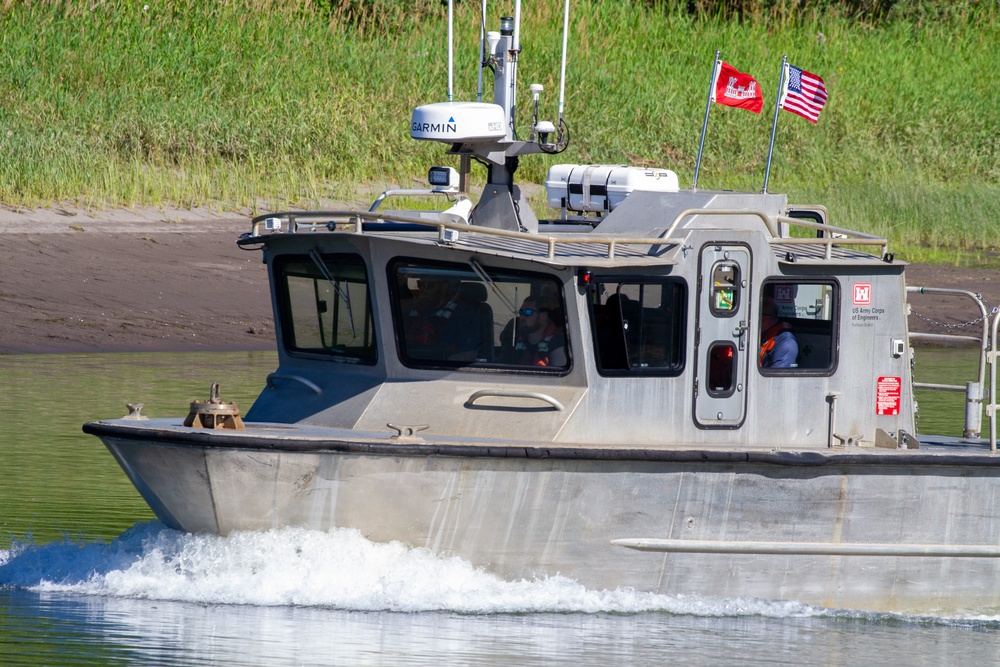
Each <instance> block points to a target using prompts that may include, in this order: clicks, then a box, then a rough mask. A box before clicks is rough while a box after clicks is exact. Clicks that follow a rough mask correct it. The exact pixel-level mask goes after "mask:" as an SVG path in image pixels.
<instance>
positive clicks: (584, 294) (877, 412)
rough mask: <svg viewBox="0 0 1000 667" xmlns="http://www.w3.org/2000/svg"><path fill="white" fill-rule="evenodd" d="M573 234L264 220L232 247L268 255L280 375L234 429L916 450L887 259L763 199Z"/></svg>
mask: <svg viewBox="0 0 1000 667" xmlns="http://www.w3.org/2000/svg"><path fill="white" fill-rule="evenodd" d="M570 171H571V170H568V169H566V168H564V167H562V166H560V167H558V168H555V167H554V168H553V170H552V171H551V172H550V181H551V178H552V174H553V172H554V173H555V174H556V175H557V177H558V174H568V173H569V172H570ZM573 189H574V188H573V187H572V182H571V183H569V184H568V185H566V184H564V187H563V188H562V190H560V191H558V192H557V193H556V195H555V198H556V199H557V200H567V199H568V198H567V197H562V196H561V193H562V192H563V191H566V192H572V191H573ZM591 190H593V185H592V183H591ZM591 194H593V193H591ZM549 195H550V200H551V199H553V193H552V188H551V187H550V193H549ZM591 201H593V199H591ZM566 203H567V205H569V202H568V201H567V202H566ZM580 208H582V206H580ZM570 217H571V216H570V215H569V212H568V211H567V210H565V209H560V216H559V217H558V218H555V219H554V220H551V221H545V220H542V221H540V222H539V223H538V229H539V231H537V232H534V233H532V232H527V231H511V230H504V229H493V228H488V227H479V226H477V225H475V224H466V223H464V222H457V223H456V222H446V221H445V220H446V218H443V217H441V216H434V217H430V218H424V217H420V216H419V215H417V214H409V215H405V214H398V213H397V214H386V213H378V212H373V213H371V214H368V215H363V214H337V213H335V212H328V213H308V214H302V213H289V214H283V215H278V216H263V217H261V218H259V219H257V220H255V222H254V231H253V233H251V234H250V235H248V236H246V237H245V238H243V239H242V240H241V241H240V243H241V244H244V245H260V246H261V247H262V248H263V250H264V260H265V261H266V262H267V264H268V268H269V271H270V276H271V285H272V292H273V293H272V298H273V302H274V304H275V312H274V315H275V322H276V328H277V336H278V341H279V346H278V349H279V360H280V365H279V368H278V370H277V371H276V372H275V373H274V374H272V375H271V377H270V378H269V379H268V383H267V388H266V389H265V390H264V391H263V392H262V394H261V396H260V398H259V399H258V400H257V402H256V403H255V404H254V406H253V408H252V409H251V410H250V412H249V413H248V414H247V419H248V420H249V421H265V422H287V423H306V424H315V425H327V426H338V427H347V428H353V429H358V430H362V431H376V432H385V431H387V430H389V431H392V430H397V431H399V432H400V433H406V434H422V435H435V436H439V435H463V434H464V435H467V434H469V433H472V432H475V433H480V434H483V433H486V434H489V438H490V439H496V440H498V441H532V442H538V441H542V442H552V443H602V444H603V445H608V446H621V445H623V444H632V445H635V446H637V447H659V446H687V445H695V444H696V445H698V446H699V447H701V446H710V445H713V444H717V445H719V446H721V447H726V448H730V447H734V446H736V447H741V446H742V447H780V448H827V447H837V446H875V445H880V446H888V447H898V446H900V444H901V443H902V446H904V447H905V446H907V442H908V434H912V433H913V429H914V406H913V399H912V394H911V392H910V360H909V349H908V346H907V344H906V341H907V330H906V316H905V286H904V282H903V265H902V263H899V262H895V261H893V260H892V257H891V255H888V254H886V253H885V241H884V240H883V239H877V238H873V237H871V236H868V235H864V234H860V233H857V232H851V231H850V230H846V229H841V228H837V227H833V226H831V225H829V224H828V221H827V220H826V219H825V217H826V212H825V211H824V210H823V209H822V208H820V207H802V208H797V207H794V206H790V205H789V204H788V203H787V201H786V198H785V196H783V195H776V194H748V193H734V192H709V191H679V190H676V189H673V188H671V190H670V191H651V190H632V191H630V192H627V193H625V194H623V195H622V196H621V197H620V200H619V201H618V202H617V203H616V204H615V206H614V208H613V209H611V210H606V211H604V213H603V215H600V216H599V217H587V218H581V217H578V218H577V219H575V220H573V219H569V218H570ZM472 220H473V221H474V220H475V210H473V212H472ZM268 227H270V228H271V229H270V233H269V230H268V229H267V228H268ZM872 246H875V249H876V251H878V252H879V254H878V255H875V254H872V253H871V252H866V250H868V249H870V248H871V247H872ZM785 332H787V334H786V333H785ZM779 336H783V337H784V338H786V339H787V338H791V340H792V341H793V342H792V343H791V344H790V345H785V344H781V345H780V347H781V348H785V351H784V356H783V359H781V360H779V361H778V362H777V363H774V362H773V360H772V357H774V355H773V354H771V355H769V354H768V353H767V351H766V350H762V348H765V347H767V346H768V345H770V346H771V347H774V346H775V345H776V342H775V339H776V338H778V337H779ZM789 347H791V352H790V353H789V351H788V348H789ZM909 442H910V444H911V446H913V445H914V444H915V441H912V440H909Z"/></svg>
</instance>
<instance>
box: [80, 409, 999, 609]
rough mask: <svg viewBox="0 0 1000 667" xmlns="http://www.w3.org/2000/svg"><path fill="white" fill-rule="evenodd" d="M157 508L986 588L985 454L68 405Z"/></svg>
mask: <svg viewBox="0 0 1000 667" xmlns="http://www.w3.org/2000/svg"><path fill="white" fill-rule="evenodd" d="M85 430H86V431H87V432H88V433H92V434H94V435H98V436H100V437H101V439H102V440H103V441H104V443H105V444H106V445H107V447H108V448H109V449H110V450H111V452H112V453H113V454H114V456H115V457H116V458H117V460H118V461H119V463H120V464H121V465H122V467H123V468H124V469H125V471H126V473H127V474H128V475H129V477H130V478H131V480H132V482H133V483H134V484H135V486H136V487H137V488H138V489H139V491H140V492H141V493H142V495H143V497H144V498H145V499H146V501H147V502H148V503H149V505H150V507H152V508H153V510H154V512H155V513H156V514H157V516H158V517H159V518H160V519H161V520H162V521H163V522H164V523H166V524H167V525H169V526H171V527H174V528H177V529H181V530H186V531H191V532H209V533H218V534H226V533H229V532H232V531H240V530H267V529H271V528H278V527H283V526H303V527H308V528H313V529H318V530H329V529H333V528H353V529H357V530H358V531H360V532H361V533H362V534H363V535H364V536H365V537H367V538H368V539H371V540H374V541H383V542H385V541H394V540H398V541H401V542H403V543H406V544H407V545H410V546H412V547H422V548H427V549H430V550H432V551H433V552H434V553H437V554H440V555H442V556H458V557H461V558H463V559H465V560H467V561H469V562H471V563H472V564H474V565H476V566H479V567H483V568H484V569H486V570H488V571H491V572H494V573H496V574H497V575H499V576H501V577H504V578H507V579H516V578H525V577H527V578H531V577H544V576H548V575H556V574H559V575H562V576H566V577H569V578H572V579H575V580H576V581H578V582H579V583H581V584H583V585H584V586H586V587H588V588H593V589H614V588H619V587H628V588H633V589H636V590H640V591H649V592H654V593H663V594H671V595H677V594H685V595H695V594H697V595H704V596H722V597H757V598H766V599H786V600H799V601H803V602H806V603H810V604H815V605H820V606H825V607H838V608H853V609H865V610H877V611H890V612H903V613H922V612H935V613H947V612H949V611H959V610H968V609H977V610H980V611H981V610H983V609H990V608H995V607H998V606H1000V557H998V556H1000V546H998V545H997V543H996V539H995V536H996V535H998V534H1000V495H998V494H997V493H996V491H997V488H998V484H1000V459H997V458H996V457H991V456H990V455H989V452H988V449H984V448H983V447H981V446H965V445H961V444H952V445H949V446H939V447H933V446H932V447H927V446H925V447H924V448H923V449H921V450H920V451H918V452H914V451H905V450H902V451H900V450H878V449H869V450H860V449H858V448H853V450H831V451H830V452H828V453H827V452H820V453H817V452H815V451H814V452H798V453H796V452H781V451H771V450H768V449H766V448H746V449H728V450H718V449H712V450H709V449H707V448H704V449H698V448H695V447H691V448H682V447H670V448H656V449H649V448H636V449H628V448H622V447H615V448H609V447H602V446H599V445H577V446H567V445H558V446H554V445H552V444H551V443H545V444H531V443H524V442H490V441H488V440H483V439H468V440H466V441H462V440H460V439H457V438H441V439H437V440H434V441H425V440H422V439H420V438H390V437H386V436H385V435H383V434H375V433H364V432H356V431H350V430H345V429H331V428H320V427H308V426H301V427H299V426H290V425H278V424H274V425H261V424H249V425H248V428H247V430H246V431H243V432H233V431H225V432H224V431H193V430H192V429H184V428H182V427H181V426H180V423H179V422H176V421H171V420H148V421H144V422H131V423H130V422H129V421H128V420H111V421H105V422H94V423H90V424H87V425H86V426H85Z"/></svg>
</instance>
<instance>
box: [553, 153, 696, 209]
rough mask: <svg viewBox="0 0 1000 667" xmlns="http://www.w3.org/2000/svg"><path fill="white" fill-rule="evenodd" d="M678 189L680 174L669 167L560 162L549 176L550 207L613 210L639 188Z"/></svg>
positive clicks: (554, 166) (654, 190) (665, 190)
mask: <svg viewBox="0 0 1000 667" xmlns="http://www.w3.org/2000/svg"><path fill="white" fill-rule="evenodd" d="M678 189H679V188H678V185H677V174H675V173H674V172H672V171H670V170H669V169H659V168H646V167H627V166H624V165H601V164H556V165H553V166H552V167H550V168H549V174H548V177H547V178H546V179H545V191H546V195H547V200H548V204H549V206H551V207H553V208H566V209H568V210H570V211H577V212H580V213H588V212H605V213H607V212H609V211H612V210H614V208H615V207H616V206H618V204H620V203H622V201H624V200H625V198H626V197H627V196H628V195H629V193H630V192H633V191H635V190H645V191H651V192H677V190H678Z"/></svg>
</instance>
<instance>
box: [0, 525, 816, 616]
mask: <svg viewBox="0 0 1000 667" xmlns="http://www.w3.org/2000/svg"><path fill="white" fill-rule="evenodd" d="M0 586H16V587H20V588H28V589H32V590H38V591H54V592H72V593H82V594H89V595H102V596H113V597H122V598H138V599H150V600H171V601H179V602H197V603H203V604H242V605H262V606H277V605H290V606H309V607H327V608H336V609H348V610H359V611H376V610H392V611H437V610H447V611H454V612H460V613H477V614H478V613H531V612H583V613H595V612H613V613H639V612H645V611H666V612H669V613H676V614H694V615H700V616H733V615H738V616H743V615H754V616H769V617H789V616H812V615H817V614H823V613H825V612H824V611H823V610H819V609H815V608H812V607H809V606H807V605H804V604H800V603H796V602H770V601H764V600H756V599H714V598H701V597H695V596H668V595H654V594H650V593H640V592H636V591H633V590H628V589H624V590H623V589H619V590H614V591H606V590H602V591H594V590H588V589H586V588H584V587H583V586H581V585H579V584H578V583H576V582H575V581H572V580H570V579H567V578H565V577H560V576H552V577H547V578H544V579H537V580H521V581H504V580H502V579H500V578H498V577H496V576H494V575H492V574H490V573H488V572H485V571H483V570H481V569H477V568H474V567H473V566H472V565H470V564H469V563H468V562H466V561H463V560H461V559H459V558H442V557H439V556H436V555H434V554H433V553H431V552H429V551H427V550H425V549H412V548H408V547H406V546H405V545H403V544H400V543H390V544H378V543H373V542H370V541H368V540H366V539H365V538H363V537H362V536H361V534H360V533H358V532H357V531H354V530H335V531H331V532H319V531H312V530H304V529H297V528H285V529H280V530H272V531H267V532H242V533H233V534H231V535H229V536H226V537H218V536H213V535H190V534H187V533H182V532H178V531H173V530H169V529H167V528H164V527H163V526H162V525H160V524H157V523H152V524H137V525H136V526H135V527H133V528H132V529H130V530H129V531H127V532H125V533H124V534H122V535H121V536H120V537H119V538H117V539H116V540H114V541H113V542H111V543H95V542H89V543H87V542H73V541H69V540H67V541H62V542H57V543H50V544H46V545H31V544H29V545H14V546H12V548H11V550H10V551H8V552H0Z"/></svg>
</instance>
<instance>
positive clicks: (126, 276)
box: [0, 209, 1000, 354]
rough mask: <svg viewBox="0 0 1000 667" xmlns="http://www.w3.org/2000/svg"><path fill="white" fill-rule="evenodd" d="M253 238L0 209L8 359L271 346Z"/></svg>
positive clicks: (932, 271)
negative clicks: (244, 244) (247, 243)
mask: <svg viewBox="0 0 1000 667" xmlns="http://www.w3.org/2000/svg"><path fill="white" fill-rule="evenodd" d="M246 231H249V220H248V217H246V216H235V215H230V216H219V215H217V214H213V213H212V212H209V211H115V212H110V213H88V212H85V211H72V210H64V209H46V210H41V211H9V210H0V239H2V241H0V312H2V317H0V354H3V353H7V354H9V353H28V352H67V351H140V350H145V351H160V350H172V351H181V350H185V351H186V350H253V349H272V348H273V346H274V338H273V335H274V328H273V322H272V317H271V305H270V296H269V290H268V284H267V275H266V272H265V269H264V266H263V265H262V264H261V261H260V260H261V257H260V253H259V252H258V251H246V250H243V249H241V248H239V247H238V246H237V245H236V242H235V241H236V238H237V237H238V236H239V234H241V233H243V232H246ZM907 276H908V278H907V281H908V283H909V284H911V285H920V286H926V287H952V288H957V289H964V290H969V291H971V292H978V293H981V294H982V295H983V297H984V298H985V299H986V301H987V302H988V303H989V304H990V305H991V306H995V305H998V304H1000V273H998V272H997V271H994V270H985V269H959V268H954V267H936V266H926V265H912V266H910V267H909V269H908V271H907ZM912 303H913V305H914V310H915V311H916V312H917V313H919V314H920V315H923V316H924V317H926V318H929V319H932V320H936V321H939V322H944V323H948V324H960V323H963V322H967V321H969V320H970V319H974V318H975V317H976V312H977V311H976V310H975V309H974V306H973V308H972V309H970V306H971V305H972V304H971V301H968V300H965V299H950V298H939V297H936V296H930V295H921V296H918V297H914V298H913V299H912ZM911 326H912V327H913V328H914V330H923V331H937V332H942V331H943V330H942V329H941V328H939V327H935V326H933V325H931V324H929V323H928V322H927V321H926V320H923V319H921V318H918V317H913V318H911Z"/></svg>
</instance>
